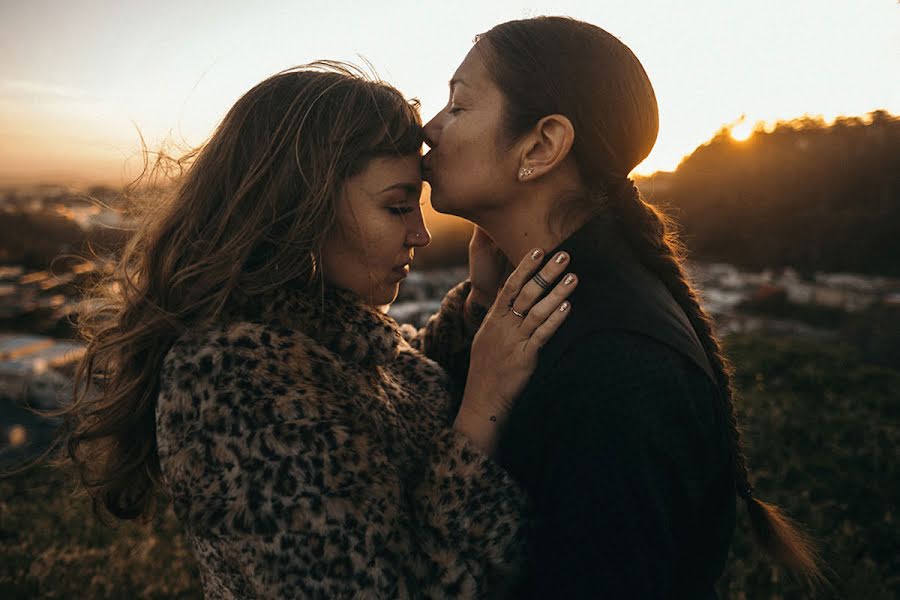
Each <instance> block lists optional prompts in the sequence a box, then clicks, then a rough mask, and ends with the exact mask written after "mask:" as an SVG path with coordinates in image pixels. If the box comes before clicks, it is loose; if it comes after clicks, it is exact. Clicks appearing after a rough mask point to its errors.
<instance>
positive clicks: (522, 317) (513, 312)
mask: <svg viewBox="0 0 900 600" xmlns="http://www.w3.org/2000/svg"><path fill="white" fill-rule="evenodd" d="M509 310H511V311H512V314H514V315H516V316H517V317H519V318H520V319H524V318H525V317H527V316H528V313H525V314H522V313H520V312H519V311H517V310H516V309H514V308H513V307H512V306H510V307H509Z"/></svg>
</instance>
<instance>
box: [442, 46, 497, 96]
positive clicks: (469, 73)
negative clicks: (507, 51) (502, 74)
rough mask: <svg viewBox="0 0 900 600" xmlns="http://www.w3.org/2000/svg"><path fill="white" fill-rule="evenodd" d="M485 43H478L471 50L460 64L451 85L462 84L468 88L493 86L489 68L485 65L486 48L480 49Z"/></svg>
mask: <svg viewBox="0 0 900 600" xmlns="http://www.w3.org/2000/svg"><path fill="white" fill-rule="evenodd" d="M481 44H483V42H478V43H476V44H475V45H473V46H472V47H471V48H470V49H469V53H468V54H466V57H465V58H464V59H463V61H462V62H461V63H460V65H459V67H458V68H457V69H456V72H455V73H454V74H453V78H452V79H451V80H450V84H451V85H453V84H454V83H461V84H463V85H464V86H467V87H475V88H484V87H490V86H492V85H493V81H492V80H491V78H490V74H489V73H488V70H487V67H486V66H485V64H484V58H483V53H484V52H485V51H486V49H485V48H479V45H481Z"/></svg>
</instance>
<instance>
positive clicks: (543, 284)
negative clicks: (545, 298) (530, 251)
mask: <svg viewBox="0 0 900 600" xmlns="http://www.w3.org/2000/svg"><path fill="white" fill-rule="evenodd" d="M531 280H532V281H534V282H535V283H536V284H538V285H539V286H540V287H541V289H543V290H546V289H549V288H550V282H549V281H547V280H546V279H544V278H543V277H541V274H540V273H535V274H534V277H532V278H531Z"/></svg>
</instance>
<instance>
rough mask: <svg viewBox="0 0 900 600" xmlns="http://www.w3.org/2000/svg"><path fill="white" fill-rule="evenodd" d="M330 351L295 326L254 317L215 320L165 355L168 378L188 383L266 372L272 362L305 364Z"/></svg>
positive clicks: (180, 339) (192, 331) (178, 383)
mask: <svg viewBox="0 0 900 600" xmlns="http://www.w3.org/2000/svg"><path fill="white" fill-rule="evenodd" d="M325 352H326V350H325V349H324V348H322V347H321V346H320V345H319V344H318V343H317V342H315V340H313V339H312V338H310V337H309V336H307V335H305V334H304V333H303V332H301V331H297V330H293V329H286V328H282V327H277V326H274V325H269V324H263V323H255V322H249V321H241V322H235V323H227V324H209V325H206V326H203V327H197V328H193V329H190V330H188V331H186V332H185V333H183V334H182V335H181V336H180V337H178V339H176V340H175V342H174V343H173V344H172V346H171V348H170V349H169V350H168V352H167V353H166V356H165V358H164V359H163V370H162V379H163V381H165V382H167V383H169V384H174V385H176V386H178V387H183V386H184V384H187V383H191V382H197V381H201V380H202V381H207V382H209V381H210V380H211V379H212V378H214V377H216V376H220V375H227V374H228V373H234V372H241V373H242V374H243V375H245V376H248V375H254V374H258V375H260V376H262V375H264V374H265V373H267V372H269V371H270V368H271V366H272V365H278V364H281V365H286V364H292V365H296V366H298V367H302V366H303V365H305V364H308V363H309V361H310V359H312V358H313V357H315V356H316V355H321V354H323V353H325Z"/></svg>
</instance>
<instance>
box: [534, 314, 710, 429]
mask: <svg viewBox="0 0 900 600" xmlns="http://www.w3.org/2000/svg"><path fill="white" fill-rule="evenodd" d="M546 384H549V385H553V386H557V387H559V388H561V389H562V390H565V391H566V392H565V393H564V394H561V397H565V398H566V400H564V401H563V403H564V404H569V406H570V408H572V409H573V410H577V411H578V412H579V413H581V414H593V415H597V416H598V417H600V419H592V421H593V422H595V423H596V422H598V421H607V422H610V423H613V422H615V423H622V422H623V421H624V422H628V423H630V424H632V425H640V426H641V427H643V428H646V429H648V430H652V431H656V430H660V431H662V430H665V431H667V432H671V431H672V426H673V425H674V424H677V423H683V422H684V420H685V417H686V416H691V417H692V418H696V419H699V420H701V421H702V422H704V423H705V424H706V426H709V425H711V424H712V421H713V420H714V419H715V415H716V414H717V408H716V404H717V403H718V402H719V395H718V390H717V389H716V386H715V384H714V383H713V382H712V381H710V380H709V378H708V377H707V376H706V374H705V373H704V372H703V371H702V370H701V369H700V368H699V367H697V366H696V365H695V364H694V363H693V362H692V361H691V360H689V359H688V358H687V357H685V356H684V355H683V354H681V353H680V352H678V351H677V350H675V349H673V348H671V347H670V346H668V345H666V344H664V343H662V342H660V341H658V340H656V339H654V338H652V337H649V336H646V335H643V334H640V333H637V332H634V331H628V330H600V331H593V332H589V333H587V334H585V335H584V336H582V337H580V338H578V339H577V340H575V341H574V342H573V343H572V344H570V345H569V346H568V348H567V349H566V351H565V352H564V353H563V354H562V355H561V356H560V358H559V360H558V361H556V364H555V365H553V368H552V369H551V370H549V371H548V373H547V377H546V383H545V385H546Z"/></svg>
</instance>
